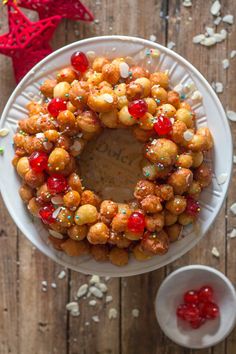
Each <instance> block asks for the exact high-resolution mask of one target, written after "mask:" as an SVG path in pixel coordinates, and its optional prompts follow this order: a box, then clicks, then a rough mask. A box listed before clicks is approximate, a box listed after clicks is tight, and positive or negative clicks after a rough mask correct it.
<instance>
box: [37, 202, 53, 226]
mask: <svg viewBox="0 0 236 354" xmlns="http://www.w3.org/2000/svg"><path fill="white" fill-rule="evenodd" d="M54 211H55V208H54V206H53V205H52V204H47V205H45V206H43V207H42V208H40V209H39V216H40V218H41V220H42V222H43V223H44V224H52V223H54V222H55V218H54V217H53V212H54Z"/></svg>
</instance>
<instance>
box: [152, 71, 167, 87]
mask: <svg viewBox="0 0 236 354" xmlns="http://www.w3.org/2000/svg"><path fill="white" fill-rule="evenodd" d="M150 81H151V83H152V85H160V86H161V87H163V88H164V89H167V88H168V86H169V75H168V73H167V72H161V71H159V72H155V73H152V74H150Z"/></svg>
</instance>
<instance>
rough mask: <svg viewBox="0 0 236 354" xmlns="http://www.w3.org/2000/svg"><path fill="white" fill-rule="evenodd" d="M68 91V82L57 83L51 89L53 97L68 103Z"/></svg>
mask: <svg viewBox="0 0 236 354" xmlns="http://www.w3.org/2000/svg"><path fill="white" fill-rule="evenodd" d="M70 89H71V86H70V84H69V83H68V82H66V81H62V82H59V83H58V84H56V86H55V87H54V89H53V97H54V98H62V99H63V100H65V101H68V99H69V92H70Z"/></svg>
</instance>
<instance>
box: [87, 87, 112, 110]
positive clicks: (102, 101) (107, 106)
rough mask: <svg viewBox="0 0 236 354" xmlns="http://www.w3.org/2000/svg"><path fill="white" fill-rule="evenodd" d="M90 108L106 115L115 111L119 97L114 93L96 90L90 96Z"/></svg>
mask: <svg viewBox="0 0 236 354" xmlns="http://www.w3.org/2000/svg"><path fill="white" fill-rule="evenodd" d="M87 103H88V106H89V108H90V109H91V110H93V111H95V112H98V113H104V112H109V111H111V110H112V109H115V108H116V106H117V96H116V95H115V94H114V91H112V90H109V93H107V92H104V93H102V92H101V91H98V90H94V91H93V92H91V93H90V94H89V95H88V102H87Z"/></svg>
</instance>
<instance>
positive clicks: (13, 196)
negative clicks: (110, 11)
mask: <svg viewBox="0 0 236 354" xmlns="http://www.w3.org/2000/svg"><path fill="white" fill-rule="evenodd" d="M152 48H156V49H158V50H159V51H160V52H161V55H160V57H159V58H154V59H150V56H146V55H145V51H146V49H152ZM78 49H79V50H82V51H84V52H87V51H94V52H95V53H96V55H105V56H108V57H110V58H114V57H117V56H131V57H134V58H135V59H136V60H137V61H138V62H140V61H141V62H142V63H145V65H147V66H148V67H149V68H150V69H151V70H154V69H155V68H159V69H161V70H166V69H168V70H169V73H170V79H171V87H174V86H176V85H177V84H179V83H182V84H184V85H185V84H188V83H192V82H194V84H195V85H196V87H197V88H198V90H199V91H200V92H201V93H202V95H203V102H202V104H201V103H198V104H196V105H195V106H194V107H193V108H194V110H195V112H196V114H197V125H198V126H204V125H206V124H207V125H208V126H209V128H210V129H211V131H212V134H213V136H214V140H215V147H214V152H213V156H212V157H211V161H213V170H214V177H213V183H212V185H211V186H210V187H209V188H207V189H206V190H205V191H204V192H203V193H202V195H201V205H202V211H201V214H200V218H199V222H198V227H197V229H196V228H194V229H193V228H188V229H187V230H186V231H185V234H187V237H184V238H182V239H181V240H179V241H178V242H176V243H174V244H172V245H171V247H170V250H169V252H168V253H167V254H165V255H164V256H157V257H153V258H152V259H150V260H148V261H146V262H137V261H136V260H134V259H133V258H132V259H131V260H130V262H129V264H128V265H127V266H125V267H123V268H118V267H116V266H113V265H111V264H109V263H97V262H95V261H94V260H92V259H90V258H72V257H68V256H66V255H65V254H63V253H61V252H57V251H56V250H54V249H53V248H52V247H51V246H50V245H48V244H47V242H46V240H47V233H46V231H45V229H44V228H43V227H42V225H41V223H40V222H34V223H33V222H32V219H31V217H30V215H29V213H28V212H27V210H26V209H25V207H24V206H23V203H22V201H21V199H20V197H19V196H18V193H17V192H18V188H19V185H20V180H19V178H18V177H17V175H16V173H15V172H14V169H13V167H12V165H11V159H12V157H13V152H14V150H13V146H12V141H13V135H14V133H15V131H16V127H17V121H18V120H19V119H22V118H23V117H25V116H26V113H27V111H26V109H25V105H26V104H27V102H28V101H29V100H31V99H32V97H33V96H35V95H36V96H37V95H38V94H39V86H40V82H42V81H43V80H44V79H45V78H47V77H52V76H53V74H54V73H55V72H56V71H57V70H58V69H59V68H61V67H63V66H65V65H68V64H69V62H70V56H71V54H72V53H73V52H74V51H75V50H78ZM3 127H6V128H9V129H10V134H8V135H7V136H6V137H5V138H0V146H2V147H4V149H5V152H4V155H3V156H0V164H1V174H0V188H1V192H2V196H3V199H4V201H5V204H6V206H7V208H8V210H9V212H10V214H11V216H12V218H13V219H14V221H15V223H16V224H17V226H18V227H19V228H20V230H21V231H22V232H23V233H24V234H25V235H26V237H27V238H28V239H29V240H30V241H31V242H32V243H33V244H34V245H35V246H36V247H37V248H38V249H39V250H40V251H42V252H43V253H44V254H45V255H47V256H48V257H50V258H52V259H53V260H54V261H56V262H58V263H60V264H62V265H64V266H66V267H68V268H71V269H74V270H76V271H79V272H82V273H86V274H99V275H107V276H114V277H116V276H129V275H136V274H141V273H146V272H149V271H152V270H155V269H157V268H160V267H163V266H164V265H166V264H168V263H170V262H173V261H174V260H176V259H177V258H179V257H181V256H182V255H183V254H184V253H186V252H187V251H189V250H190V249H191V248H192V247H194V246H195V245H196V243H197V242H198V241H199V240H200V239H201V238H202V237H203V235H204V234H205V233H206V232H207V231H208V229H209V227H210V226H211V225H212V223H213V222H214V220H215V218H216V216H217V214H218V212H219V210H220V208H221V206H222V203H223V201H224V198H225V196H226V192H227V188H228V185H229V181H230V176H231V170H232V139H231V133H230V129H229V125H228V122H227V118H226V116H225V112H224V110H223V107H222V105H221V103H220V101H219V99H218V97H217V96H216V94H215V93H214V91H213V90H212V88H211V86H210V85H209V84H208V82H207V81H206V80H205V79H204V77H203V76H202V75H201V74H200V73H199V72H198V71H197V70H196V69H195V68H194V67H193V66H192V65H191V64H190V63H189V62H187V61H186V60H185V59H183V58H182V57H181V56H179V55H178V54H176V53H175V52H173V51H171V50H169V49H167V48H165V47H163V46H161V45H159V44H156V43H153V42H150V41H147V40H144V39H140V38H134V37H125V36H105V37H95V38H90V39H85V40H82V41H79V42H76V43H72V44H70V45H68V46H66V47H63V48H61V49H59V50H57V51H56V52H54V53H52V54H51V55H49V56H48V57H47V58H45V59H44V60H42V61H41V62H40V63H39V64H37V65H36V66H35V67H34V68H33V69H32V70H31V71H30V72H29V73H28V74H27V75H26V77H25V78H24V79H23V80H22V81H21V82H20V83H19V85H18V86H17V88H16V89H15V91H14V92H13V94H12V95H11V97H10V99H9V101H8V103H7V105H6V107H5V109H4V112H3V114H2V118H1V122H0V128H3ZM221 173H226V174H227V178H226V181H225V183H224V184H222V185H218V184H217V181H216V178H215V176H218V175H220V174H221Z"/></svg>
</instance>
